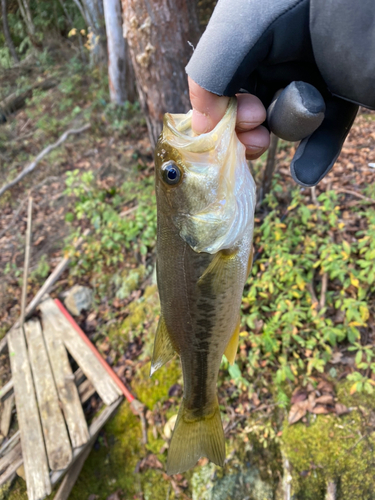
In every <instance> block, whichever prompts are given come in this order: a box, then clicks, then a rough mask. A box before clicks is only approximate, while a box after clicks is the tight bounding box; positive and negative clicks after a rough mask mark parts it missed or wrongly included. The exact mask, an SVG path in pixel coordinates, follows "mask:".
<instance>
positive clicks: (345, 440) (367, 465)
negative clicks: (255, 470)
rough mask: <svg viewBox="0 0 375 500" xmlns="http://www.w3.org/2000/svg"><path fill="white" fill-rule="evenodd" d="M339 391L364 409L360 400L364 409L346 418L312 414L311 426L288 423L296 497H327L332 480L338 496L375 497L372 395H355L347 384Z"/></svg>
mask: <svg viewBox="0 0 375 500" xmlns="http://www.w3.org/2000/svg"><path fill="white" fill-rule="evenodd" d="M337 392H338V395H339V400H340V401H341V402H345V404H347V405H348V406H349V407H353V406H354V405H353V403H355V404H356V405H357V406H359V408H361V403H362V404H363V409H362V411H361V410H357V409H353V411H352V412H351V413H350V414H348V415H345V416H343V417H337V416H335V415H324V416H323V415H320V416H317V417H315V416H313V415H311V418H310V423H309V425H305V424H303V423H297V424H295V425H291V426H288V424H287V423H285V425H284V431H283V435H282V450H283V452H284V453H285V455H286V456H287V457H288V459H289V461H290V463H291V466H292V470H293V473H292V476H293V489H294V493H295V495H296V500H324V498H325V490H326V484H327V482H328V481H329V480H335V481H336V482H337V484H338V494H337V497H338V498H340V500H352V499H353V498H360V499H361V500H372V499H374V498H375V494H374V491H373V490H374V489H373V485H374V482H375V455H374V449H375V436H374V434H373V433H372V432H369V430H371V429H369V422H370V420H371V418H372V410H371V407H370V408H369V405H368V403H370V401H369V398H368V396H367V395H364V394H355V395H353V396H351V395H350V394H349V390H348V384H347V383H344V384H342V385H340V386H338V387H337ZM371 406H372V407H374V402H373V401H372V402H371ZM365 408H366V410H365Z"/></svg>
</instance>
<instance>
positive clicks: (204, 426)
mask: <svg viewBox="0 0 375 500" xmlns="http://www.w3.org/2000/svg"><path fill="white" fill-rule="evenodd" d="M201 457H207V458H208V459H209V460H211V462H213V463H215V464H217V465H220V466H223V465H224V460H225V440H224V431H223V425H222V423H221V417H220V409H219V403H218V401H217V400H216V403H215V408H214V411H213V413H212V414H211V415H207V416H204V417H200V418H195V419H192V418H191V417H190V418H189V414H188V412H187V410H186V408H185V403H184V400H182V404H181V408H180V411H179V413H178V417H177V421H176V425H175V428H174V430H173V435H172V441H171V444H170V447H169V452H168V461H167V474H169V475H172V474H178V473H181V472H185V471H187V470H188V469H190V468H191V467H194V465H195V464H196V463H197V462H198V460H199V459H200V458H201Z"/></svg>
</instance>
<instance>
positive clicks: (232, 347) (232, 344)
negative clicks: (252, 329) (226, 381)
mask: <svg viewBox="0 0 375 500" xmlns="http://www.w3.org/2000/svg"><path fill="white" fill-rule="evenodd" d="M240 327H241V318H238V322H237V325H236V328H235V329H234V332H233V335H232V336H231V338H230V340H229V342H228V344H227V347H226V348H225V351H224V354H225V357H226V358H227V360H228V361H229V364H231V365H233V363H234V360H235V359H236V354H237V349H238V341H239V338H240Z"/></svg>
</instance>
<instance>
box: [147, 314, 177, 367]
mask: <svg viewBox="0 0 375 500" xmlns="http://www.w3.org/2000/svg"><path fill="white" fill-rule="evenodd" d="M175 354H176V351H175V350H174V348H173V345H172V342H171V339H170V336H169V333H168V330H167V326H166V324H165V320H164V318H163V316H160V319H159V324H158V328H157V330H156V335H155V342H154V352H153V355H152V361H151V370H150V377H152V375H153V374H154V373H155V372H156V370H158V369H159V368H161V367H162V366H163V365H165V363H166V362H167V361H169V360H170V359H172V358H173V356H174V355H175Z"/></svg>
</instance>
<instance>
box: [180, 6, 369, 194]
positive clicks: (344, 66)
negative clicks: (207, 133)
mask: <svg viewBox="0 0 375 500" xmlns="http://www.w3.org/2000/svg"><path fill="white" fill-rule="evenodd" d="M310 3H311V4H312V6H310ZM328 3H329V4H330V2H328ZM364 5H365V6H364V7H361V8H362V9H367V10H369V9H370V7H371V3H370V2H366V3H365V4H364ZM369 6H370V7H369ZM360 11H361V9H360V8H357V7H355V5H354V4H353V5H352V3H351V1H350V0H340V8H333V5H327V2H326V0H324V1H323V0H252V1H248V0H220V1H219V3H218V4H217V7H216V9H215V11H214V14H213V16H212V18H211V20H210V23H209V25H208V27H207V29H206V32H205V33H204V34H203V36H202V38H201V41H200V42H199V44H198V46H197V47H196V49H195V51H194V54H193V56H192V58H191V61H190V62H189V64H188V66H187V68H186V70H187V73H188V75H189V76H190V78H191V79H193V80H194V81H195V82H196V83H197V84H199V85H200V86H201V87H203V88H204V89H206V90H207V91H210V92H212V93H214V94H217V96H223V95H224V96H232V95H235V94H237V93H238V92H239V90H240V89H244V90H247V91H248V92H250V93H251V94H254V95H256V96H257V97H258V98H259V99H260V101H261V102H262V103H263V105H264V107H265V108H268V106H269V105H270V103H271V102H272V99H273V96H274V94H275V93H276V92H277V91H278V90H279V89H282V88H286V87H288V86H289V84H290V83H291V82H297V87H298V85H300V84H301V85H304V84H303V83H302V82H305V83H307V84H311V85H312V86H313V87H315V88H316V89H318V91H319V92H320V94H321V96H322V100H324V102H323V105H324V107H325V117H324V120H323V122H322V124H321V125H320V126H319V127H318V128H317V130H316V131H315V132H313V133H310V134H309V135H308V136H306V138H305V139H304V140H302V142H301V143H300V145H299V147H298V148H297V151H296V154H295V156H294V158H293V160H292V162H291V173H292V176H293V178H294V179H295V180H296V181H297V182H298V183H299V184H302V185H304V186H313V185H316V184H317V183H318V182H319V181H320V180H321V179H322V178H323V177H324V176H325V175H326V174H327V173H328V172H329V170H330V169H331V168H332V166H333V164H334V163H335V161H336V159H337V157H338V155H339V153H340V151H341V147H342V144H343V142H344V140H345V138H346V136H347V134H348V132H349V130H350V128H351V125H352V123H353V121H354V118H355V116H356V113H357V110H358V105H357V104H356V103H353V102H349V100H352V101H356V102H357V103H361V104H364V105H367V106H369V107H374V106H375V81H374V80H375V70H374V64H373V63H371V64H365V65H364V67H363V68H362V66H361V67H358V65H359V63H360V61H361V60H362V59H363V57H366V58H367V59H368V60H367V61H366V63H369V62H371V59H370V57H371V56H370V55H366V56H365V55H364V54H367V53H366V52H364V51H363V50H361V51H360V52H358V50H357V48H358V47H357V45H358V44H357V45H356V44H355V43H353V38H350V37H348V36H347V33H348V32H350V33H351V34H352V35H353V33H354V34H355V35H357V36H358V38H361V37H362V35H361V34H360V32H361V30H362V32H363V33H364V34H365V35H363V36H367V37H368V39H369V41H371V40H372V38H371V37H373V38H374V43H375V35H374V33H375V30H371V29H370V27H369V29H366V30H364V28H363V23H362V24H361V15H362V18H363V14H364V12H362V14H361V15H357V12H360ZM366 12H367V11H366ZM368 14H369V16H368V17H369V19H370V17H371V16H370V14H371V12H368ZM365 15H366V13H365ZM339 21H340V22H339ZM340 23H341V24H340ZM322 26H324V29H322ZM346 27H347V28H348V29H346ZM343 28H344V29H343ZM346 39H347V40H346ZM361 41H362V42H363V37H362V38H361ZM313 45H314V47H313ZM370 45H371V43H370ZM370 45H368V46H370ZM352 46H353V47H354V49H352ZM363 46H364V43H362V49H363ZM342 47H345V50H343V49H342ZM356 50H357V51H356ZM340 54H341V56H340ZM358 54H359V55H358ZM361 54H362V55H361ZM359 56H361V57H359ZM373 59H374V61H375V58H373ZM363 75H365V76H363ZM371 75H372V76H371ZM370 84H372V86H371V85H370ZM371 89H373V90H371ZM297 90H299V88H298V89H297ZM191 91H192V88H191ZM331 92H334V93H335V94H337V95H338V96H342V98H340V97H337V96H336V95H333V94H332V93H331ZM191 93H192V94H194V89H193V92H191ZM297 93H298V92H297ZM198 94H199V95H200V96H201V98H199V97H198V102H201V103H203V102H204V99H205V98H204V96H203V93H202V91H201V90H198ZM217 96H212V95H211V97H209V95H208V94H206V100H207V103H208V102H210V104H207V106H208V110H209V111H208V112H207V108H206V109H204V107H203V108H201V107H200V105H195V109H196V111H195V112H194V114H195V117H194V120H195V121H196V125H195V126H196V127H197V126H198V125H197V124H198V123H199V122H200V121H202V122H204V119H205V118H204V117H203V118H202V117H201V118H199V117H198V116H199V115H198V113H197V112H200V113H203V114H208V116H209V118H210V119H212V120H213V121H214V122H215V120H217V116H216V113H218V115H219V116H220V113H221V112H222V111H220V113H219V110H222V109H223V107H225V104H224V103H225V101H224V100H220V99H222V98H221V97H217ZM306 96H307V100H306V101H305V97H306ZM299 97H300V103H302V104H303V105H305V103H306V102H307V106H306V109H307V112H309V111H313V112H314V103H311V102H310V101H309V99H308V97H309V92H307V94H303V93H301V94H300V95H299ZM240 98H241V99H244V101H243V103H244V104H241V108H242V110H245V109H247V110H249V108H248V106H247V105H246V102H247V101H245V99H250V98H251V99H253V97H249V96H246V97H245V96H243V95H242V94H241V96H240ZM193 100H194V97H193ZM310 104H312V106H310ZM239 106H240V105H239ZM193 107H194V105H193ZM247 112H248V111H246V113H247ZM241 113H242V111H241ZM285 117H286V118H287V119H288V120H289V122H292V121H293V119H294V118H295V116H294V114H293V113H289V114H288V113H285ZM239 119H240V107H239ZM282 121H283V120H281V121H280V120H279V123H280V122H281V123H282ZM206 125H207V126H209V125H210V124H209V123H206ZM289 125H290V123H289ZM193 127H194V123H193ZM198 127H199V126H198ZM258 127H259V123H255V124H254V129H248V130H247V131H246V132H244V133H246V134H250V135H249V138H251V141H252V140H253V139H254V136H253V134H255V133H258V132H259V130H262V129H259V128H258ZM299 127H300V121H299V120H296V121H295V127H294V128H295V129H296V130H297V129H299ZM203 128H204V127H203ZM240 133H241V132H240ZM262 140H263V139H262ZM293 140H295V139H293ZM251 141H250V142H249V145H250V143H251ZM262 145H265V143H262Z"/></svg>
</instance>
